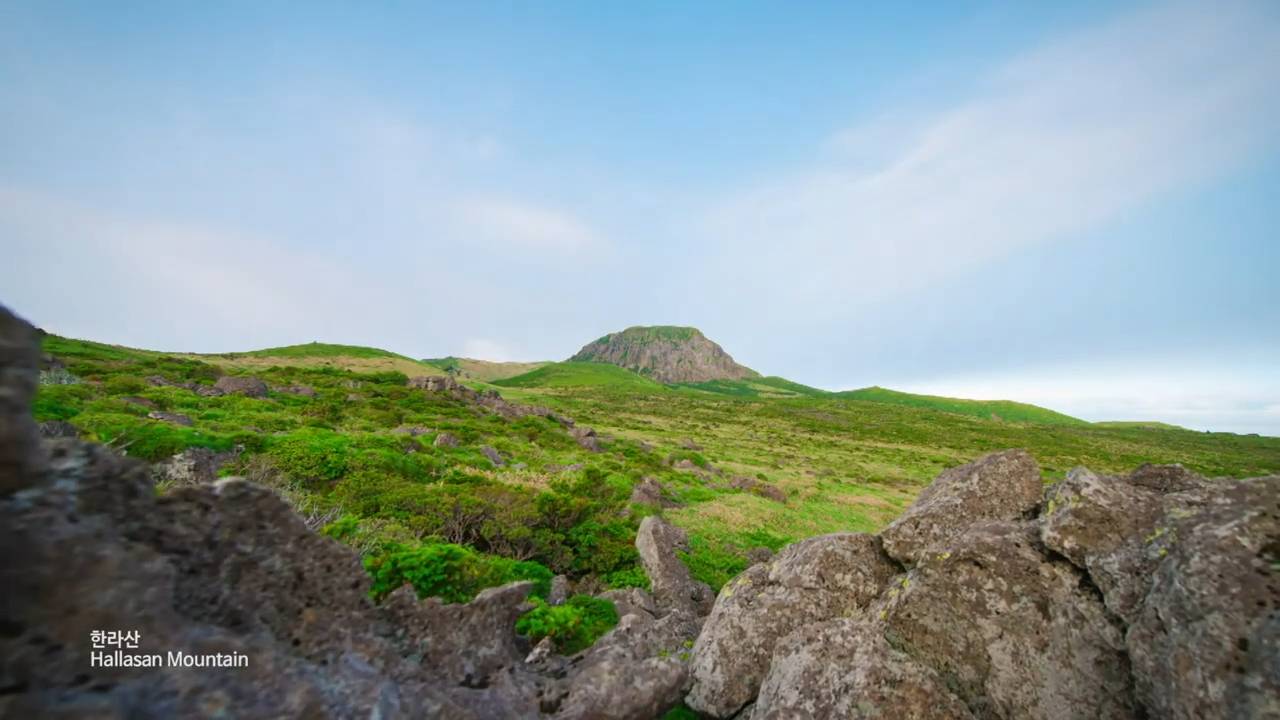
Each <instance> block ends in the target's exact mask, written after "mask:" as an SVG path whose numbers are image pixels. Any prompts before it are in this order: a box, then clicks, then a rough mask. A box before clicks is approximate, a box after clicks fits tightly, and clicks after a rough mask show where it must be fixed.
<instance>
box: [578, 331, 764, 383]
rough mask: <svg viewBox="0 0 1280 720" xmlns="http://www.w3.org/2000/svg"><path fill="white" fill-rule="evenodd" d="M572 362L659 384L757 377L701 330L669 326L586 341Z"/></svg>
mask: <svg viewBox="0 0 1280 720" xmlns="http://www.w3.org/2000/svg"><path fill="white" fill-rule="evenodd" d="M569 359H570V360H573V361H583V362H602V363H609V364H611V365H617V366H618V367H623V368H626V369H628V370H631V371H633V372H637V373H639V374H641V375H644V376H646V377H649V378H652V379H654V380H657V381H658V382H662V383H685V382H706V381H708V380H738V379H742V378H750V377H757V376H758V375H759V374H758V373H757V372H756V371H754V370H752V369H751V368H748V367H744V366H742V365H739V364H738V363H736V362H734V360H733V358H732V357H731V356H730V355H729V353H727V352H725V351H724V348H721V347H720V346H719V345H717V344H716V343H714V342H712V341H711V340H709V339H707V336H705V335H703V334H702V332H701V331H700V330H698V329H697V328H692V327H676V326H672V325H656V326H650V327H645V326H637V327H630V328H627V329H626V330H623V331H622V332H616V333H609V334H608V335H605V336H604V337H602V338H600V339H599V340H596V341H595V342H592V343H588V344H587V345H585V346H584V347H583V348H582V349H581V350H579V351H578V353H577V354H576V355H574V356H573V357H571V358H569Z"/></svg>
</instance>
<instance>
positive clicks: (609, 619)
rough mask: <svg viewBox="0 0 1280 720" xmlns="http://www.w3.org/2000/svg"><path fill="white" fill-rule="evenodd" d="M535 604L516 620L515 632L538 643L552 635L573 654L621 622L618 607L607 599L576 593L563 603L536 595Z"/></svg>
mask: <svg viewBox="0 0 1280 720" xmlns="http://www.w3.org/2000/svg"><path fill="white" fill-rule="evenodd" d="M533 603H534V608H533V609H532V610H530V611H529V612H527V613H525V614H524V615H522V616H521V617H520V619H519V620H517V621H516V632H518V633H520V634H521V635H525V636H528V638H529V640H530V641H531V642H534V643H537V642H539V641H541V640H542V639H543V638H545V637H549V638H551V639H552V641H554V642H555V644H556V649H557V650H559V651H560V652H561V653H563V654H565V655H572V654H574V653H576V652H580V651H582V650H585V649H587V648H589V647H591V645H592V643H594V642H595V641H596V639H597V638H599V637H600V636H601V635H604V634H605V633H607V632H609V630H610V629H612V628H613V626H615V625H617V624H618V610H617V609H616V608H615V607H614V606H613V603H611V602H609V601H608V600H601V599H599V598H594V597H591V596H590V595H574V596H573V597H571V598H569V599H568V600H567V601H566V602H565V603H564V604H563V605H548V604H547V603H546V601H545V600H542V599H539V598H534V600H533Z"/></svg>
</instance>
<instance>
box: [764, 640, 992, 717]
mask: <svg viewBox="0 0 1280 720" xmlns="http://www.w3.org/2000/svg"><path fill="white" fill-rule="evenodd" d="M792 718H812V720H819V719H820V718H850V719H851V720H864V719H865V720H880V719H882V718H904V719H915V720H972V718H973V715H972V714H971V713H970V712H969V709H968V708H967V707H966V706H965V704H964V703H963V702H961V701H960V699H959V698H957V697H956V696H955V695H952V694H951V692H950V691H948V690H947V687H946V684H945V683H944V682H943V681H942V678H941V677H939V676H938V674H937V673H936V672H934V671H933V670H931V669H929V668H928V667H925V666H923V665H920V664H919V663H917V662H915V661H913V660H912V659H911V658H910V657H908V656H907V655H906V654H905V653H902V652H899V651H897V650H894V649H893V648H892V647H890V646H889V643H887V642H885V639H884V632H883V628H882V627H881V626H880V625H879V624H878V623H876V622H872V621H867V620H863V619H858V620H854V619H849V618H841V619H837V620H828V621H826V622H820V623H816V624H808V625H803V626H801V627H800V628H799V629H797V630H796V631H795V632H793V633H791V634H790V635H787V636H786V637H784V638H782V640H780V641H779V642H778V645H777V649H776V650H775V651H774V657H773V662H772V665H771V667H770V668H769V674H768V676H767V677H766V678H765V679H764V683H763V684H762V685H761V686H760V695H759V697H758V698H757V700H756V704H755V708H754V710H753V711H752V713H751V720H792Z"/></svg>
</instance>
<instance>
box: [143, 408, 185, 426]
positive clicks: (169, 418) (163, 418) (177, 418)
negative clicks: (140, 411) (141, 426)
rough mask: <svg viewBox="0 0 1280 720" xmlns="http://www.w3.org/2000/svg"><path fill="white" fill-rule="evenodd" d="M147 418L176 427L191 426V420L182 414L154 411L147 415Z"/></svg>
mask: <svg viewBox="0 0 1280 720" xmlns="http://www.w3.org/2000/svg"><path fill="white" fill-rule="evenodd" d="M147 417H149V418H151V419H152V420H159V421H160V422H167V423H173V424H174V425H188V426H189V425H191V424H192V423H191V418H189V417H187V416H186V415H183V414H182V413H171V412H164V411H163V410H152V411H151V412H149V413H147Z"/></svg>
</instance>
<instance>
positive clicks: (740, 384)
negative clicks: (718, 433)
mask: <svg viewBox="0 0 1280 720" xmlns="http://www.w3.org/2000/svg"><path fill="white" fill-rule="evenodd" d="M678 387H681V388H685V389H688V390H697V391H701V392H708V393H716V394H718V395H733V396H736V397H759V398H769V397H820V396H823V395H829V394H830V393H828V392H827V391H826V390H819V389H818V388H813V387H809V386H808V385H801V384H800V383H797V382H791V381H790V380H787V379H785V378H780V377H774V376H770V377H759V378H750V379H747V380H708V381H706V382H700V383H681V384H679V385H678Z"/></svg>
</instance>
